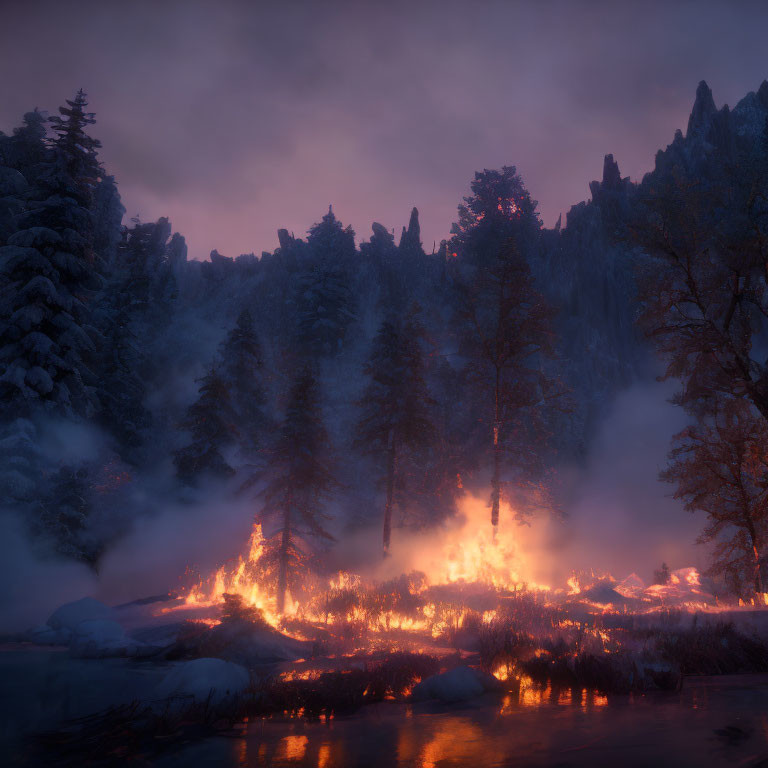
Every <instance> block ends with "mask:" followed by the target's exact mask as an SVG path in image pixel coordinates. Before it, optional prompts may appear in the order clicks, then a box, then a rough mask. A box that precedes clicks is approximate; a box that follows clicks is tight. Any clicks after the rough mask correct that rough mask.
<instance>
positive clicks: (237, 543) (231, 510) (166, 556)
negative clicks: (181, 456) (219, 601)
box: [94, 493, 254, 603]
mask: <svg viewBox="0 0 768 768" xmlns="http://www.w3.org/2000/svg"><path fill="white" fill-rule="evenodd" d="M253 513H254V509H253V507H252V502H248V501H245V500H241V501H229V502H228V501H226V500H221V499H220V498H218V499H217V498H216V496H215V495H214V494H213V493H208V494H202V495H201V496H200V497H199V498H198V499H197V500H196V501H195V502H194V503H190V504H181V503H178V502H175V503H169V504H166V505H165V506H164V507H163V509H162V511H161V512H160V513H159V514H157V515H153V516H146V517H141V518H139V519H137V520H136V522H135V523H134V525H133V527H132V529H131V531H130V533H129V534H128V535H127V536H125V537H123V538H122V539H121V540H120V542H119V543H118V544H117V546H115V547H114V548H113V549H112V550H110V551H109V552H108V553H107V555H106V557H105V558H104V559H103V561H102V563H101V566H100V569H99V580H98V585H97V587H96V591H95V593H94V597H96V598H98V599H100V600H103V601H104V602H107V603H120V602H127V601H130V600H135V599H137V598H141V597H145V596H149V595H157V594H164V593H166V592H168V591H169V590H174V589H175V588H178V587H180V586H182V583H181V580H182V579H183V577H184V574H185V572H186V571H187V570H188V569H191V570H193V571H196V572H199V573H201V574H203V575H208V574H209V573H211V572H212V571H213V570H215V569H216V568H217V567H218V566H219V565H221V564H222V563H223V562H224V561H226V560H229V559H230V558H232V557H236V556H237V555H238V554H240V553H241V552H242V550H243V548H244V546H245V544H246V542H247V541H248V537H249V536H250V533H251V526H252V523H253Z"/></svg>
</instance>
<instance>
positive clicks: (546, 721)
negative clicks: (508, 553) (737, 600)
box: [0, 651, 768, 768]
mask: <svg viewBox="0 0 768 768" xmlns="http://www.w3.org/2000/svg"><path fill="white" fill-rule="evenodd" d="M166 671H167V669H166V668H165V667H162V666H160V667H158V666H155V665H149V664H136V663H134V662H130V661H128V660H125V659H108V660H101V661H93V660H77V659H71V658H69V656H68V654H66V653H56V652H42V651H38V652H31V651H19V652H16V651H13V652H5V653H0V765H3V766H4V765H8V764H9V763H10V764H13V762H14V760H13V757H14V756H15V755H18V754H19V748H20V747H21V744H20V742H19V737H20V736H21V735H22V734H24V733H29V732H30V731H34V730H39V729H42V728H49V727H52V726H54V725H55V723H56V722H57V721H59V720H60V719H61V718H66V717H77V716H80V715H83V714H87V713H88V712H93V711H95V710H99V709H103V708H104V707H105V706H107V705H109V704H116V703H120V702H127V701H131V700H132V699H134V698H142V697H143V696H145V695H147V693H148V692H149V691H151V690H152V688H153V687H154V685H156V683H157V681H158V680H159V679H160V678H161V677H162V675H163V674H165V672H166ZM147 764H150V765H153V766H156V767H157V768H198V766H217V767H219V766H221V767H222V768H230V767H231V768H248V767H249V766H251V767H253V768H256V767H257V766H258V767H259V768H261V767H262V766H270V767H274V768H289V767H291V768H299V767H300V766H312V768H357V766H361V767H364V768H378V767H382V768H383V767H385V766H386V768H389V767H390V766H393V767H398V768H450V767H451V766H471V767H472V768H475V767H480V766H482V767H483V768H485V767H486V766H488V767H493V766H520V767H522V768H527V767H528V766H530V767H531V768H534V767H540V766H558V767H560V768H565V767H566V766H569V767H571V768H578V767H579V766H589V767H590V768H602V767H603V766H611V767H613V766H616V767H617V768H641V767H642V768H648V766H651V768H665V766H670V767H672V766H674V768H687V766H691V767H692V768H693V767H694V766H695V768H702V766H729V767H730V766H737V767H739V766H741V767H742V768H758V766H760V768H768V675H759V676H758V675H742V676H732V677H707V678H686V679H685V681H684V685H683V689H682V690H681V691H679V692H676V693H653V694H646V695H644V696H638V695H634V696H608V697H605V696H600V695H597V694H594V693H588V692H586V691H575V692H572V691H570V690H566V691H557V690H551V689H549V688H547V689H543V690H542V689H540V688H536V687H523V688H522V690H521V692H520V694H519V695H515V696H512V695H510V696H507V697H505V698H485V699H483V700H477V701H475V702H473V703H472V704H471V705H467V706H463V707H458V706H452V707H448V706H438V705H434V704H432V705H431V704H414V705H410V704H404V703H401V702H394V701H391V702H383V703H381V704H376V705H370V706H368V707H365V708H363V709H361V710H360V711H359V712H358V713H357V714H355V715H352V716H348V717H337V718H334V719H332V720H329V721H321V722H306V721H304V720H302V719H299V718H294V719H287V718H275V719H268V720H256V721H253V722H251V723H249V724H248V726H247V728H246V729H245V731H244V735H242V736H237V737H227V738H224V737H221V738H213V739H208V740H205V741H200V742H197V743H194V744H191V745H189V746H188V747H185V748H184V749H182V750H180V751H177V752H173V753H170V754H167V755H165V756H163V757H161V758H158V759H155V760H153V761H152V762H151V763H147V762H143V763H142V765H147Z"/></svg>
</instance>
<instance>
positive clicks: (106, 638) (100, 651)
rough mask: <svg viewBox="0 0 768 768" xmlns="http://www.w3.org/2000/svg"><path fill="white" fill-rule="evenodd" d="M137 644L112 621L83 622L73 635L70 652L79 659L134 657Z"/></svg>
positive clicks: (93, 620) (94, 620) (95, 620)
mask: <svg viewBox="0 0 768 768" xmlns="http://www.w3.org/2000/svg"><path fill="white" fill-rule="evenodd" d="M136 645H137V644H136V643H135V642H134V641H132V640H131V639H130V638H128V637H127V636H126V634H125V630H124V629H123V628H122V627H121V626H120V625H119V624H118V623H117V622H116V621H111V620H110V619H92V620H90V621H81V622H80V623H79V624H78V625H77V626H76V627H75V629H74V632H73V633H72V639H71V641H70V643H69V651H70V653H71V654H72V655H73V656H77V657H79V658H103V657H106V656H134V655H136V648H135V646H136Z"/></svg>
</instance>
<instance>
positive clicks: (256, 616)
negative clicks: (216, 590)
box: [221, 593, 269, 627]
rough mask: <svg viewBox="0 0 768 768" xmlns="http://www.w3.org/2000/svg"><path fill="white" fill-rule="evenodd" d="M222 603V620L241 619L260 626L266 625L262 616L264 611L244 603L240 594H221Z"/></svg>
mask: <svg viewBox="0 0 768 768" xmlns="http://www.w3.org/2000/svg"><path fill="white" fill-rule="evenodd" d="M222 598H223V600H224V604H223V605H222V608H221V620H222V622H233V621H242V622H246V623H248V624H256V625H258V626H260V627H268V626H269V624H268V622H267V620H266V619H265V618H264V612H263V611H261V610H260V609H258V608H256V607H255V606H252V605H246V604H245V601H244V600H243V598H242V595H230V594H227V593H224V595H222Z"/></svg>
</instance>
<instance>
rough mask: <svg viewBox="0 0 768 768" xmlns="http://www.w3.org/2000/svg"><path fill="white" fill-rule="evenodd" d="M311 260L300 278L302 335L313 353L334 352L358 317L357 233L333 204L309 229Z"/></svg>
mask: <svg viewBox="0 0 768 768" xmlns="http://www.w3.org/2000/svg"><path fill="white" fill-rule="evenodd" d="M307 246H308V250H309V258H308V263H307V264H306V265H305V266H304V269H303V272H302V274H301V275H300V277H299V281H298V297H297V301H296V303H297V306H298V335H299V343H300V345H301V346H302V347H303V349H304V350H305V351H306V352H308V353H310V354H313V355H334V354H337V353H338V351H339V350H340V349H341V347H342V345H343V343H344V339H345V337H346V335H347V331H348V329H349V326H350V324H351V323H352V321H353V320H354V319H355V313H356V308H355V300H354V295H353V293H352V288H351V280H350V274H349V269H350V266H351V264H352V262H353V259H354V257H355V233H354V232H353V231H352V229H351V227H346V228H344V227H343V226H342V225H341V222H339V221H338V220H337V219H336V216H335V215H334V213H333V209H332V208H330V207H329V209H328V213H327V214H326V215H325V216H323V220H322V221H321V222H320V223H318V224H315V225H314V226H313V227H312V228H311V229H310V230H309V237H308V238H307Z"/></svg>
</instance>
